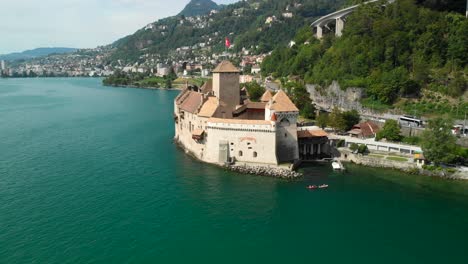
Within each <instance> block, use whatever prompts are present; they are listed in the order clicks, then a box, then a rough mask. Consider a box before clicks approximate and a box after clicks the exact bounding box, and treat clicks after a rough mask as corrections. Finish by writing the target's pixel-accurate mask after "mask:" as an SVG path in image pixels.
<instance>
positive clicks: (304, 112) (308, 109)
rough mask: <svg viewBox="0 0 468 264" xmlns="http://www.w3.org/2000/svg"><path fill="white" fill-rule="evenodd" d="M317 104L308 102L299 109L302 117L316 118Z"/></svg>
mask: <svg viewBox="0 0 468 264" xmlns="http://www.w3.org/2000/svg"><path fill="white" fill-rule="evenodd" d="M315 111H317V109H315V105H313V104H312V103H310V104H306V105H305V106H304V107H303V108H301V109H300V110H299V113H300V114H301V116H302V117H304V118H307V119H315Z"/></svg>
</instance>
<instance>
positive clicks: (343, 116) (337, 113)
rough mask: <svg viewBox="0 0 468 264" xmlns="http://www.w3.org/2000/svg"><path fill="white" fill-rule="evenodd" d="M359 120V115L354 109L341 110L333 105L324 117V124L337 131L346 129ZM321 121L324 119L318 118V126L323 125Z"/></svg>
mask: <svg viewBox="0 0 468 264" xmlns="http://www.w3.org/2000/svg"><path fill="white" fill-rule="evenodd" d="M320 116H322V115H320ZM360 120H361V117H360V116H359V113H358V112H357V111H356V110H351V111H345V112H342V111H341V110H340V109H339V108H338V107H335V108H334V109H333V110H332V112H331V113H330V115H328V116H327V117H326V125H327V126H329V127H331V128H333V129H335V130H337V131H348V130H350V129H351V128H352V127H353V126H354V125H356V124H357V123H359V121H360ZM323 122H324V120H320V122H319V123H320V124H319V126H321V127H324V126H323Z"/></svg>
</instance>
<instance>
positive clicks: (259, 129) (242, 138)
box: [203, 123, 278, 165]
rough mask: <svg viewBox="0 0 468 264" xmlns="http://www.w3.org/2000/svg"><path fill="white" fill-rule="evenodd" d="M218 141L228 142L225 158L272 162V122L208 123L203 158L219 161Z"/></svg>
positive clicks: (274, 130) (209, 160) (274, 155)
mask: <svg viewBox="0 0 468 264" xmlns="http://www.w3.org/2000/svg"><path fill="white" fill-rule="evenodd" d="M220 142H227V143H228V146H229V148H228V158H229V159H231V160H235V161H240V162H252V163H265V164H273V165H276V164H277V163H278V162H277V158H276V153H275V150H276V129H275V127H274V126H273V125H271V124H270V125H254V124H251V125H250V124H228V123H208V125H207V130H206V149H207V150H209V151H205V155H204V157H203V160H204V161H206V162H210V163H220V161H219V151H220Z"/></svg>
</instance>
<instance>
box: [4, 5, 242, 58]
mask: <svg viewBox="0 0 468 264" xmlns="http://www.w3.org/2000/svg"><path fill="white" fill-rule="evenodd" d="M168 2H169V1H167V0H40V1H38V0H0V7H1V8H0V21H1V23H0V54H4V53H9V52H14V51H22V50H26V49H32V48H37V47H52V46H63V47H76V48H92V47H96V46H98V45H105V44H110V43H112V42H114V41H116V40H117V39H119V38H121V37H124V36H126V35H129V34H132V33H133V32H135V31H136V30H138V29H140V28H142V27H144V26H145V25H146V24H148V23H151V22H153V21H156V20H158V19H160V18H164V17H167V16H172V15H176V14H177V13H178V12H179V11H180V10H182V9H183V7H184V6H185V5H186V4H187V3H188V2H189V0H170V4H168ZM216 2H218V3H232V2H236V0H220V1H216Z"/></svg>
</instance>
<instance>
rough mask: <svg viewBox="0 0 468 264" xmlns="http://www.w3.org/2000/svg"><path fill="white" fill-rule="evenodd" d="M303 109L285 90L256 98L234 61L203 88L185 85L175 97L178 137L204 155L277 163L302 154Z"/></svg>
mask: <svg viewBox="0 0 468 264" xmlns="http://www.w3.org/2000/svg"><path fill="white" fill-rule="evenodd" d="M298 116H299V109H297V107H296V106H295V105H294V104H293V102H292V101H291V100H290V99H289V97H288V96H287V95H286V93H285V92H283V91H279V92H277V93H276V94H275V95H272V93H271V92H270V91H266V92H265V94H263V96H262V97H261V100H260V102H252V101H250V100H249V98H248V93H247V91H246V89H244V88H243V89H240V84H239V70H238V69H237V68H236V67H235V66H234V65H232V64H231V63H230V62H229V61H223V62H221V63H220V64H219V65H218V66H217V67H216V68H215V69H214V70H213V79H212V80H210V81H208V82H206V83H205V84H204V85H203V86H202V87H201V88H197V87H186V88H185V89H184V90H183V91H182V92H181V93H180V94H179V95H178V96H177V97H176V99H175V101H174V119H175V140H176V141H177V142H178V143H179V144H180V145H181V146H182V147H183V148H184V149H185V150H186V151H188V152H190V153H191V154H193V155H194V156H195V157H196V158H198V159H200V160H201V161H204V162H208V163H213V164H220V165H224V164H234V163H235V164H252V165H260V166H261V165H265V166H272V165H274V166H277V165H279V164H293V163H294V162H295V161H297V160H299V148H298V136H297V118H298Z"/></svg>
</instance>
